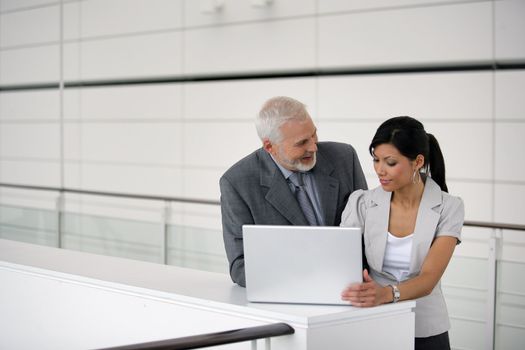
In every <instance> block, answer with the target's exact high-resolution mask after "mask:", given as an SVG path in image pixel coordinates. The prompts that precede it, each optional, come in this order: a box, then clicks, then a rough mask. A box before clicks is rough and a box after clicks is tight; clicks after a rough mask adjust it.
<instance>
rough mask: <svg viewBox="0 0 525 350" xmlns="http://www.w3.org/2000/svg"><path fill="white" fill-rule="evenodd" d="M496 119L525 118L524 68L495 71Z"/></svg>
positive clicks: (521, 119) (522, 119)
mask: <svg viewBox="0 0 525 350" xmlns="http://www.w3.org/2000/svg"><path fill="white" fill-rule="evenodd" d="M495 86H496V90H495V91H496V102H495V104H496V106H495V107H496V116H495V117H496V120H498V119H513V120H520V121H524V120H525V98H523V95H524V92H525V70H510V71H501V72H497V73H496V81H495Z"/></svg>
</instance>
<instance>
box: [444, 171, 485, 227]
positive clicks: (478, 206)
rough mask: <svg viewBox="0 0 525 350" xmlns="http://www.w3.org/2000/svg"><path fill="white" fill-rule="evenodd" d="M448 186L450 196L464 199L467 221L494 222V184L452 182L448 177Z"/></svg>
mask: <svg viewBox="0 0 525 350" xmlns="http://www.w3.org/2000/svg"><path fill="white" fill-rule="evenodd" d="M447 170H448V169H447ZM447 186H448V192H449V193H450V194H452V195H454V196H459V197H461V198H462V199H463V203H464V204H465V220H473V221H492V220H493V210H494V199H493V198H494V196H493V192H494V185H493V184H491V183H488V182H487V183H483V182H475V181H470V182H469V181H454V180H450V179H449V177H448V175H447Z"/></svg>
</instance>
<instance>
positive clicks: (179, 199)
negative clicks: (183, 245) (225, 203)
mask: <svg viewBox="0 0 525 350" xmlns="http://www.w3.org/2000/svg"><path fill="white" fill-rule="evenodd" d="M0 187H11V188H18V189H23V190H37V191H56V192H67V193H77V194H88V195H93V196H107V197H122V198H132V199H145V200H155V201H169V202H182V203H193V204H210V205H220V201H214V200H208V199H194V198H185V197H166V196H151V195H144V194H130V193H120V192H100V191H90V190H79V189H76V188H67V187H62V188H59V187H48V186H33V185H17V184H10V183H0Z"/></svg>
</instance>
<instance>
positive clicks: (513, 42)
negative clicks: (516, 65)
mask: <svg viewBox="0 0 525 350" xmlns="http://www.w3.org/2000/svg"><path fill="white" fill-rule="evenodd" d="M494 6H495V29H496V38H495V40H496V42H495V48H496V49H495V50H496V60H497V61H499V62H502V61H520V62H523V61H525V40H524V38H525V20H523V19H524V18H525V1H523V0H504V1H495V2H494Z"/></svg>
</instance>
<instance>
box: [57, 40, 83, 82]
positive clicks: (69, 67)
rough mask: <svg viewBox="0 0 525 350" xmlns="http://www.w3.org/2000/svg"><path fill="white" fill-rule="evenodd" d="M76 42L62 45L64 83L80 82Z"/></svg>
mask: <svg viewBox="0 0 525 350" xmlns="http://www.w3.org/2000/svg"><path fill="white" fill-rule="evenodd" d="M80 48H81V46H80V43H78V42H72V43H64V47H63V57H62V58H63V74H64V77H63V78H64V80H65V81H71V80H80V78H81V76H82V71H81V60H80V53H81V50H80Z"/></svg>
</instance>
